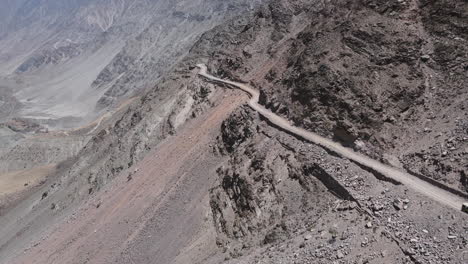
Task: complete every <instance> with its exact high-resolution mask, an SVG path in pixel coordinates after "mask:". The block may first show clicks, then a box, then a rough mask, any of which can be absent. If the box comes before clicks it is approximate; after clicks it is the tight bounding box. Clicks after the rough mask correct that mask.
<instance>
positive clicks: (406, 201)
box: [210, 108, 468, 263]
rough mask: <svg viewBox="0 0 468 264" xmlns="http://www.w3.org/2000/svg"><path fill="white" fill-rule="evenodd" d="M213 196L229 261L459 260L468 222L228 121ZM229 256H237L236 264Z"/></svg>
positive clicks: (273, 132)
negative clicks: (221, 160)
mask: <svg viewBox="0 0 468 264" xmlns="http://www.w3.org/2000/svg"><path fill="white" fill-rule="evenodd" d="M219 141H220V146H219V149H217V151H218V152H220V153H223V154H224V155H228V156H229V157H230V159H229V160H228V161H227V162H226V164H225V165H223V166H222V167H220V168H219V169H218V175H219V177H220V178H219V187H216V188H214V189H213V190H212V191H211V195H210V197H211V201H210V204H211V207H212V211H213V218H214V222H215V225H216V228H217V232H218V238H217V243H218V245H220V246H221V247H222V248H224V250H225V251H226V252H227V257H226V263H272V261H274V262H275V263H463V261H466V260H467V258H468V255H467V252H466V250H467V242H468V241H467V240H466V238H467V234H468V225H467V224H468V222H467V220H468V218H467V216H466V215H464V214H463V213H461V212H456V211H453V210H450V209H446V208H443V207H442V206H441V205H440V204H437V203H434V202H432V201H430V200H427V199H426V198H425V197H423V196H420V195H418V194H414V193H412V192H411V191H410V190H408V189H407V188H406V187H405V186H402V185H395V184H394V183H391V182H386V181H382V180H379V176H378V175H374V174H372V173H371V172H368V171H366V170H364V169H363V168H360V167H359V166H357V165H356V164H354V163H352V162H350V161H349V160H346V159H342V158H340V157H336V156H334V155H331V154H330V153H327V152H326V151H325V150H324V149H322V148H320V147H317V146H315V145H311V144H307V143H304V142H301V141H300V140H298V139H296V138H294V137H292V136H290V135H288V134H286V133H284V132H282V131H278V130H277V129H276V128H272V127H271V126H269V125H268V124H267V123H266V122H265V121H261V120H260V119H259V117H258V116H257V114H256V113H254V112H252V110H249V109H246V108H244V109H240V110H238V111H236V112H235V113H234V114H233V115H232V116H231V117H230V118H229V119H228V120H226V121H225V122H224V123H223V126H222V129H221V135H220V137H219ZM231 258H232V260H230V259H231Z"/></svg>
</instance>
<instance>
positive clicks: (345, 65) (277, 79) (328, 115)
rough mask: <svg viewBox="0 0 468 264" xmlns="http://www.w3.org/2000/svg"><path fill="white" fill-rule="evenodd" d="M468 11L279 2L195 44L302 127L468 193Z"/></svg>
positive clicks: (425, 4) (451, 4) (462, 7)
mask: <svg viewBox="0 0 468 264" xmlns="http://www.w3.org/2000/svg"><path fill="white" fill-rule="evenodd" d="M467 12H468V10H467V5H466V3H465V2H463V1H340V2H338V3H333V4H332V3H330V2H329V1H275V2H274V3H272V4H270V5H268V6H267V7H265V8H263V9H261V10H260V11H258V12H257V13H256V14H255V15H254V16H252V17H243V18H241V19H239V20H236V21H233V22H232V23H230V24H228V25H224V26H221V27H219V28H218V30H216V31H212V32H210V33H208V34H207V35H206V36H205V38H204V40H203V41H201V42H200V43H199V45H198V46H197V48H196V49H199V50H200V52H201V53H203V52H206V53H205V54H206V55H208V56H211V57H213V58H214V59H213V60H211V61H210V64H211V69H212V70H213V71H214V72H217V73H218V74H219V75H224V76H228V77H231V78H234V79H242V80H244V81H249V82H251V84H252V85H254V86H255V87H257V88H258V89H260V90H261V92H262V100H261V101H262V103H263V104H264V105H265V106H267V107H268V108H270V109H272V110H274V111H275V112H277V113H278V114H280V115H282V116H284V117H287V118H288V119H290V120H293V121H294V123H295V124H296V125H299V126H302V127H304V128H306V129H309V130H311V131H315V132H318V133H320V134H322V135H324V136H327V137H330V138H334V139H335V140H338V141H341V142H342V143H343V144H345V145H349V146H352V147H353V148H356V149H359V150H360V151H362V152H364V153H366V154H367V155H370V156H373V157H377V158H380V159H382V160H384V161H386V162H388V163H390V164H392V165H394V166H398V167H405V168H406V169H409V170H411V171H412V172H414V173H416V174H422V175H425V176H428V177H431V178H432V179H435V180H438V181H441V182H443V183H444V184H447V185H449V186H452V187H454V188H457V189H459V190H462V191H465V192H466V190H467V186H466V182H467V180H466V175H467V173H466V170H467V166H468V163H467V162H466V159H467V155H468V153H467V149H466V148H467V146H468V145H467V144H468V137H467V130H466V128H467V124H466V122H465V120H467V118H466V116H467V114H468V111H467V110H466V109H467V108H466V107H467V105H466V102H467V101H468V100H467V96H468V95H467V92H468V90H467V89H466V85H465V83H466V81H467V79H466V78H467V76H466V67H467V64H466V59H467V45H466V38H467V35H466V34H467V31H466V28H467V25H468V20H467V19H466V18H467V15H468V13H467ZM213 43H216V44H215V45H213Z"/></svg>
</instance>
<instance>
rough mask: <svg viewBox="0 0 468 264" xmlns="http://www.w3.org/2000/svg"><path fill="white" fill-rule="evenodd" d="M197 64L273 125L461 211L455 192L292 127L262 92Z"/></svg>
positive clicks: (205, 75)
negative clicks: (262, 98) (270, 107)
mask: <svg viewBox="0 0 468 264" xmlns="http://www.w3.org/2000/svg"><path fill="white" fill-rule="evenodd" d="M197 67H199V68H200V72H199V74H200V75H201V76H203V77H205V78H207V79H209V80H211V81H215V82H220V83H224V84H229V85H232V86H235V87H237V88H239V89H241V90H243V91H245V92H247V93H249V94H250V96H251V99H250V101H249V106H250V107H251V108H252V109H254V110H255V111H257V112H259V113H260V114H261V115H262V116H264V117H265V118H266V119H268V120H269V121H270V122H271V123H273V124H274V125H276V126H278V127H280V128H282V129H284V130H286V131H289V132H290V133H292V134H294V135H296V136H299V137H301V138H303V139H305V140H307V141H309V142H311V143H314V144H317V145H320V146H322V147H324V148H326V149H328V150H330V151H332V152H335V153H337V154H339V155H341V156H343V157H346V158H348V159H350V160H352V161H354V162H356V163H358V164H360V165H362V166H365V167H367V168H370V169H372V170H374V171H377V172H379V173H381V174H382V175H384V176H386V177H388V178H390V179H393V180H395V181H398V182H400V183H402V184H404V185H405V186H407V187H409V188H411V189H413V190H415V191H417V192H419V193H421V194H424V195H426V196H427V197H429V198H431V199H433V200H435V201H437V202H439V203H441V204H443V205H446V206H449V207H451V208H453V209H455V210H457V211H460V209H461V207H462V204H463V202H464V199H463V198H461V197H459V196H457V195H454V194H452V193H450V192H448V191H445V190H443V189H440V188H438V187H436V186H434V185H432V184H430V183H428V182H426V181H423V180H421V179H419V178H417V177H415V176H413V175H411V174H408V173H406V172H404V171H401V170H398V169H396V168H393V167H390V166H387V165H384V164H382V163H380V162H378V161H376V160H373V159H371V158H369V157H366V156H364V155H361V154H359V153H357V152H355V151H353V150H351V149H349V148H345V147H343V146H342V145H340V144H339V143H336V142H333V141H331V140H329V139H327V138H324V137H322V136H319V135H317V134H315V133H312V132H309V131H306V130H304V129H302V128H298V127H295V126H293V125H292V124H291V123H290V122H289V121H288V120H286V119H284V118H282V117H280V116H278V115H276V114H274V113H273V112H271V111H270V110H268V109H266V108H264V107H263V106H261V105H260V104H258V100H259V97H260V93H259V92H258V91H257V90H255V89H253V88H251V87H249V86H247V85H245V84H242V83H237V82H233V81H229V80H223V79H219V78H216V77H214V76H212V75H210V74H209V73H208V72H207V68H206V66H205V65H203V64H198V65H197Z"/></svg>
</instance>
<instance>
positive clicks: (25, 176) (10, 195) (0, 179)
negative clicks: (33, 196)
mask: <svg viewBox="0 0 468 264" xmlns="http://www.w3.org/2000/svg"><path fill="white" fill-rule="evenodd" d="M54 172H55V164H50V165H46V166H42V167H37V168H33V169H30V170H22V171H14V172H10V173H5V174H1V175H0V216H1V215H3V214H4V213H3V212H2V211H3V210H2V209H4V210H6V209H7V208H8V207H9V206H11V205H12V204H14V203H15V200H18V199H21V197H23V196H25V195H27V193H28V191H30V190H32V189H35V188H36V187H37V186H39V185H41V184H43V183H44V182H45V180H46V178H47V177H48V176H49V175H52V174H53V173H54Z"/></svg>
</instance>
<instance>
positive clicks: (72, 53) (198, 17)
mask: <svg viewBox="0 0 468 264" xmlns="http://www.w3.org/2000/svg"><path fill="white" fill-rule="evenodd" d="M3 2H5V3H2V6H5V9H4V10H7V11H5V13H7V14H9V15H5V16H4V17H3V18H2V19H3V20H4V21H3V22H2V25H5V26H4V27H2V31H1V32H0V49H1V51H0V65H1V66H0V77H3V78H6V79H8V80H11V81H10V82H5V83H6V84H8V86H9V87H8V88H9V89H10V90H12V91H13V95H14V97H15V98H16V99H17V100H18V101H20V102H21V103H22V109H21V111H17V112H16V116H18V117H25V118H32V119H40V120H42V122H45V121H44V120H47V125H48V126H49V127H51V128H54V127H59V128H61V127H64V126H65V127H76V126H78V125H82V124H84V123H85V122H89V121H90V120H91V119H92V118H94V117H95V116H96V115H97V114H99V113H102V110H103V109H108V107H110V106H116V104H117V103H119V102H121V100H122V99H125V96H127V97H128V95H130V94H131V92H133V91H135V90H139V89H142V88H147V87H149V86H151V85H153V84H154V82H155V81H156V80H157V79H158V78H159V77H160V76H161V74H162V73H164V71H165V70H167V69H169V68H170V67H171V66H172V65H174V64H175V63H176V62H177V61H178V60H179V59H180V58H181V57H182V56H183V55H184V54H185V53H186V52H187V51H188V49H189V48H190V46H191V45H192V44H193V42H194V41H195V39H196V38H197V37H198V36H199V35H200V34H201V33H202V32H204V31H206V30H208V29H210V28H211V27H213V26H215V25H217V24H219V23H220V22H221V21H223V20H224V19H227V18H229V17H231V16H234V15H235V14H236V13H239V12H241V11H246V10H249V9H252V8H253V7H255V6H256V4H257V3H258V2H260V1H219V0H212V1H190V2H188V1H168V0H153V1H146V0H138V1H125V0H102V1H101V0H98V1H89V0H74V1H58V0H43V1H22V2H21V1H18V2H16V1H3ZM231 2H232V3H231ZM98 102H99V103H98ZM80 121H81V122H80Z"/></svg>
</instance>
